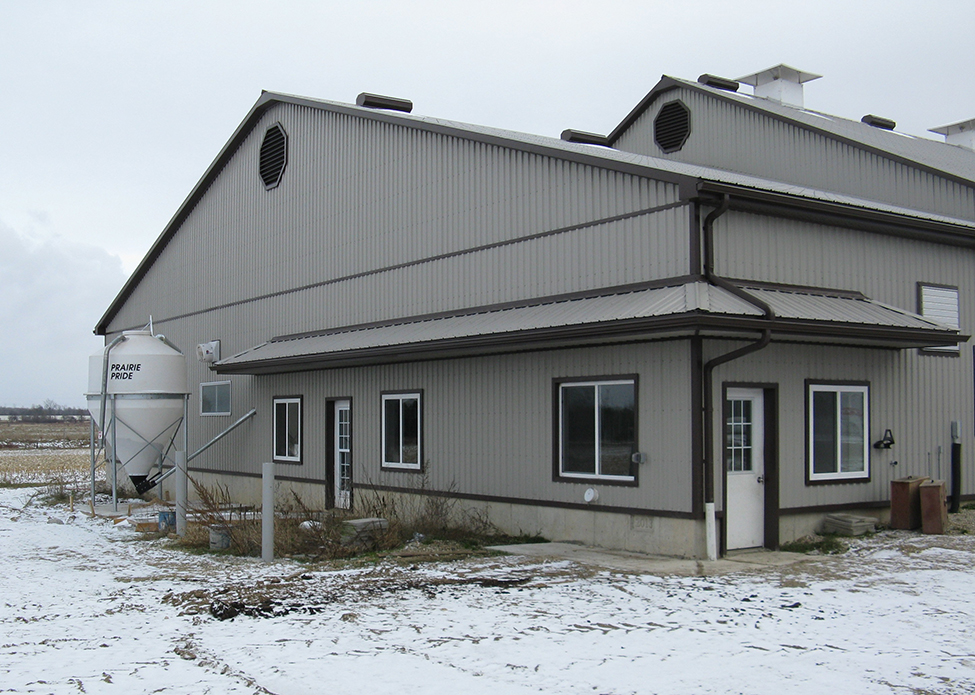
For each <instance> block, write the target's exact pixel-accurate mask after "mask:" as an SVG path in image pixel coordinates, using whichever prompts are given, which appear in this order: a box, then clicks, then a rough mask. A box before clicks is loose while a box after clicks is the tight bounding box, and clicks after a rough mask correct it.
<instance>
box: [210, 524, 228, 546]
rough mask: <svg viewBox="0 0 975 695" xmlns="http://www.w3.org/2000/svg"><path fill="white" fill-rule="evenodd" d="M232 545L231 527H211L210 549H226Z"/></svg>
mask: <svg viewBox="0 0 975 695" xmlns="http://www.w3.org/2000/svg"><path fill="white" fill-rule="evenodd" d="M229 547H230V529H228V528H227V527H226V526H211V527H210V550H226V549H227V548H229Z"/></svg>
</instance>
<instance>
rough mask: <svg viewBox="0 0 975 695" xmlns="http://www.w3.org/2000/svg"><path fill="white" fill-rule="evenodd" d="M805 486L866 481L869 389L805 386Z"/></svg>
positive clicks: (868, 455)
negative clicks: (806, 392) (807, 457)
mask: <svg viewBox="0 0 975 695" xmlns="http://www.w3.org/2000/svg"><path fill="white" fill-rule="evenodd" d="M807 389H808V400H807V405H806V407H807V411H806V412H807V419H808V422H809V441H808V447H809V463H808V478H807V479H808V482H818V481H848V480H869V478H870V443H869V441H868V438H867V432H868V431H869V425H870V387H869V386H868V385H867V384H819V383H811V382H810V383H808V384H807Z"/></svg>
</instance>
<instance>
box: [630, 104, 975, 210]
mask: <svg viewBox="0 0 975 695" xmlns="http://www.w3.org/2000/svg"><path fill="white" fill-rule="evenodd" d="M674 99H680V100H681V101H683V102H684V103H685V104H686V105H687V106H688V107H689V108H690V110H691V135H690V137H689V138H688V140H687V142H686V143H685V144H684V147H683V149H681V150H680V151H678V152H674V153H672V154H665V153H664V152H663V151H662V150H661V149H660V148H659V147H658V146H657V145H656V143H655V142H654V141H653V119H654V118H655V117H656V115H657V112H658V111H659V110H660V108H661V107H662V106H663V105H664V104H666V103H667V102H669V101H672V100H674ZM616 147H617V148H618V149H620V150H624V151H627V152H636V153H639V154H645V155H648V156H653V157H662V158H665V159H672V160H677V161H682V162H688V163H692V164H699V165H703V166H713V167H718V168H721V169H728V170H730V171H737V172H742V173H747V174H751V175H754V176H761V177H764V178H768V179H773V180H777V181H785V182H790V183H794V184H798V185H802V186H808V187H811V188H819V189H823V190H828V191H836V192H841V193H847V194H850V195H855V196H860V197H863V198H867V199H869V200H878V201H884V202H887V203H890V204H893V205H900V206H904V207H911V208H916V209H918V210H925V211H929V212H934V213H938V214H942V215H948V216H952V217H960V218H963V219H969V220H972V219H975V190H973V188H972V187H968V186H963V185H961V184H958V183H954V182H952V181H949V180H947V179H944V178H941V177H939V176H936V175H934V174H930V173H927V172H923V171H919V170H918V169H915V168H913V167H910V166H908V165H905V164H900V163H898V162H895V161H893V160H891V159H889V158H885V157H882V156H880V155H876V154H873V153H870V152H866V151H864V150H862V149H859V148H857V147H854V146H852V145H848V144H845V143H843V142H839V141H837V140H835V139H832V138H829V137H826V136H824V135H821V134H819V133H814V132H812V131H809V130H806V129H804V128H800V127H798V126H795V125H791V124H788V123H784V122H782V121H780V120H777V119H774V118H772V117H770V116H768V115H766V114H763V113H760V112H756V111H753V110H750V109H745V108H741V107H738V106H735V105H733V104H729V103H726V102H723V101H718V100H716V99H713V98H709V97H708V96H707V95H705V94H702V93H700V92H697V91H691V90H686V89H678V90H674V91H672V92H669V93H667V94H666V95H664V96H662V97H660V98H659V99H658V101H657V103H655V104H653V105H652V106H651V108H649V109H648V110H647V111H646V112H644V113H643V115H642V116H640V118H639V119H638V120H637V121H636V122H635V123H634V124H633V125H632V126H631V127H630V129H629V130H628V131H627V132H626V133H625V134H624V135H623V136H622V137H621V138H620V139H619V140H618V141H617V142H616ZM945 147H948V145H945Z"/></svg>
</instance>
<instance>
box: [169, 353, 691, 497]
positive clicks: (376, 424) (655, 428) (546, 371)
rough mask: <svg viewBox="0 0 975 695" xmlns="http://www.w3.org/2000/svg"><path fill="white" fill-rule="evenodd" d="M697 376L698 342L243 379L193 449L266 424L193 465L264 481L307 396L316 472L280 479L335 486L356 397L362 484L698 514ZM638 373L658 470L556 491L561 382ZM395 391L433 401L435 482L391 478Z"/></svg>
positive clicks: (430, 472)
mask: <svg viewBox="0 0 975 695" xmlns="http://www.w3.org/2000/svg"><path fill="white" fill-rule="evenodd" d="M177 337H182V336H177ZM183 340H184V341H185V340H186V338H185V337H184V338H183ZM190 342H192V341H190ZM690 369H691V365H690V359H689V348H688V344H687V342H686V341H662V342H655V343H643V344H631V345H620V346H608V347H590V348H579V349H572V350H558V351H549V352H540V353H526V354H512V355H503V356H490V357H480V358H470V359H456V360H447V361H435V362H422V363H415V364H399V365H389V366H377V367H364V368H360V369H339V370H327V371H315V372H304V373H295V374H286V375H274V376H258V377H251V376H234V377H232V380H233V409H234V413H233V415H232V416H229V417H219V418H218V417H208V418H194V420H196V421H191V439H192V440H193V444H191V446H194V447H195V446H198V445H199V444H198V443H201V442H203V441H205V440H206V438H208V437H210V436H213V435H214V434H216V433H217V432H219V431H220V429H222V428H224V427H226V426H227V425H229V424H230V423H231V422H232V421H233V420H234V419H235V418H236V417H239V416H240V415H242V414H244V413H245V412H246V411H247V409H249V408H250V407H256V408H257V409H258V415H257V416H256V417H255V418H253V419H252V420H251V421H249V422H248V423H247V424H245V425H243V426H242V427H241V428H240V429H239V430H238V431H236V432H234V433H232V434H231V435H230V436H228V437H227V438H225V439H223V440H221V442H220V443H218V444H217V445H216V446H215V447H214V448H213V449H212V450H210V451H209V452H207V453H205V454H204V455H203V456H201V457H200V458H199V459H198V460H197V461H195V462H193V463H192V464H191V466H199V467H202V468H208V469H218V470H224V471H233V472H238V473H250V474H256V473H258V472H259V471H260V464H261V462H263V461H267V460H270V458H271V446H272V427H273V424H272V418H271V404H272V400H273V398H274V397H275V396H294V395H301V396H303V398H304V410H303V438H304V444H303V452H304V462H303V464H302V465H300V466H299V465H286V464H282V465H280V466H279V467H278V474H279V475H283V476H293V477H299V478H303V479H309V480H321V481H324V480H325V478H326V473H327V471H326V457H327V452H328V449H329V447H330V446H331V443H330V442H329V441H327V434H326V428H327V424H326V423H327V418H328V417H329V413H328V406H327V401H328V400H329V399H339V398H346V397H349V398H351V399H352V413H353V461H354V474H353V477H354V480H355V483H356V484H362V483H367V484H375V485H391V486H395V487H405V488H411V489H412V488H419V487H421V486H426V487H427V488H428V489H438V490H453V491H456V492H458V493H465V494H475V495H489V496H497V497H508V498H515V499H522V500H524V499H538V500H548V501H555V502H571V503H577V504H581V503H582V501H583V500H582V496H583V493H584V492H585V490H586V489H587V488H589V487H595V488H597V489H598V490H599V493H600V498H599V501H600V504H604V505H610V506H617V507H635V508H642V509H657V510H664V511H671V512H689V511H690V509H691V503H692V500H691V470H692V466H691V449H690V447H691V444H690V442H691V433H690V423H691V419H692V406H691V400H690V398H691V394H690V389H689V388H688V383H689V379H690ZM629 374H638V375H639V379H638V384H639V390H638V394H637V397H638V442H639V446H640V449H641V450H642V451H645V452H647V453H648V455H649V462H648V463H647V464H644V465H643V466H641V468H640V471H639V485H638V486H637V487H619V486H610V485H601V484H600V483H598V482H595V481H579V482H573V483H563V482H560V483H553V482H552V456H553V434H552V432H553V417H554V414H553V380H554V379H556V378H562V377H603V376H611V375H629ZM391 390H394V391H395V390H422V393H423V397H422V398H423V404H422V408H423V411H422V417H423V425H422V427H423V459H424V463H425V465H426V467H427V475H426V480H423V478H422V476H421V475H419V474H417V473H408V472H399V471H383V470H381V467H380V460H381V436H382V435H381V425H380V423H381V393H382V392H383V391H391ZM191 411H192V412H199V393H198V391H197V392H196V393H194V394H193V396H192V398H191Z"/></svg>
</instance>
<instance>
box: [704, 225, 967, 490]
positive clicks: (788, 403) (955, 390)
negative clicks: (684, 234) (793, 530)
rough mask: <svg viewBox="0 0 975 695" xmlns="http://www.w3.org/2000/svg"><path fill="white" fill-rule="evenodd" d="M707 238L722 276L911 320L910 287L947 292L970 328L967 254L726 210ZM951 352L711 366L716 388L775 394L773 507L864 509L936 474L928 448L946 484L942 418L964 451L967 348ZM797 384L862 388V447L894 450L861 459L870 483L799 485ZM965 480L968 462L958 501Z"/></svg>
mask: <svg viewBox="0 0 975 695" xmlns="http://www.w3.org/2000/svg"><path fill="white" fill-rule="evenodd" d="M715 230H716V232H715V254H716V266H715V267H716V271H717V272H718V274H720V275H724V276H725V277H737V278H750V279H756V280H763V281H768V282H780V283H789V284H798V285H814V286H820V287H833V288H837V289H848V290H856V291H859V292H862V293H863V294H865V295H867V296H868V297H870V298H872V299H875V300H877V301H880V302H883V303H885V304H889V305H892V306H895V307H899V308H901V309H906V310H907V311H912V312H917V311H918V310H919V307H918V306H917V304H918V283H934V284H942V285H952V286H957V287H958V288H959V313H960V324H961V326H960V327H961V331H962V333H964V334H971V333H972V332H973V330H975V277H973V276H972V273H971V268H972V265H973V262H975V252H973V251H970V250H964V249H958V248H950V247H945V246H939V245H936V244H928V243H924V242H919V241H914V240H909V239H900V238H894V237H887V236H883V235H878V234H870V233H867V232H856V231H851V230H847V229H836V228H830V227H824V226H821V225H816V224H811V223H805V222H798V221H789V220H782V219H773V218H770V217H763V216H758V215H746V214H741V213H733V212H730V213H727V214H726V215H724V216H722V217H721V218H719V220H718V222H717V223H716V226H715ZM730 347H731V346H730V345H725V346H722V350H724V349H727V348H730ZM708 349H709V350H712V349H713V350H717V349H718V346H713V347H709V348H708ZM956 354H958V356H956V357H949V356H945V355H929V354H923V353H920V352H919V351H917V350H903V351H872V350H849V349H841V348H827V347H814V346H808V347H801V346H785V345H778V346H775V345H774V346H773V347H770V348H768V349H766V350H763V351H761V352H759V353H756V354H755V355H753V356H750V357H748V358H745V359H742V360H738V361H735V362H732V363H729V364H728V365H725V366H722V367H720V368H719V369H718V378H719V379H720V380H730V381H761V382H775V383H778V384H779V385H780V407H781V412H780V417H781V428H780V435H781V445H782V448H783V450H782V469H783V472H782V488H781V494H782V500H781V503H782V506H783V507H795V506H815V505H825V504H840V503H845V502H856V501H876V500H885V499H887V498H888V495H889V481H890V479H891V478H892V477H903V476H905V475H909V474H914V475H920V474H923V475H928V474H930V473H932V472H933V473H935V474H937V470H935V468H936V467H935V464H936V462H937V447H938V446H941V447H942V469H941V471H942V474H943V475H947V471H948V467H947V466H948V455H949V454H948V452H949V451H950V446H949V445H950V443H951V440H950V429H949V428H950V422H951V421H952V420H958V421H960V422H961V423H962V432H963V435H964V438H963V448H964V449H965V450H972V448H973V446H975V437H973V436H972V432H971V429H972V426H973V425H972V423H973V421H975V401H973V389H975V387H973V383H975V382H973V368H972V352H971V348H970V346H969V345H968V344H967V343H966V344H962V345H961V349H960V353H956ZM805 379H824V380H854V381H862V380H865V381H869V382H870V383H871V391H870V398H871V410H872V414H871V432H870V436H871V443H872V442H874V441H877V440H878V439H880V438H881V436H882V435H883V431H884V430H885V429H887V428H890V429H891V430H893V432H894V438H895V440H896V442H897V444H896V445H895V447H894V448H893V449H891V451H890V454H889V455H888V454H887V453H886V452H878V451H877V450H875V449H871V452H872V457H873V461H874V467H873V471H874V478H873V480H872V481H871V483H870V484H868V485H861V484H845V485H820V486H806V485H805V482H804V477H803V475H804V465H805V458H804V457H805V449H804V447H805V431H804V427H805V422H804V418H805V401H804V398H805V394H804V380H805ZM719 397H720V396H719ZM889 460H897V461H898V462H899V463H898V465H897V466H896V467H892V466H890V465H889ZM973 472H975V466H972V465H971V462H969V464H968V465H967V466H966V475H965V480H966V481H968V482H966V483H965V491H966V492H971V491H973V490H975V484H973V483H972V482H971V481H972V473H973Z"/></svg>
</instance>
